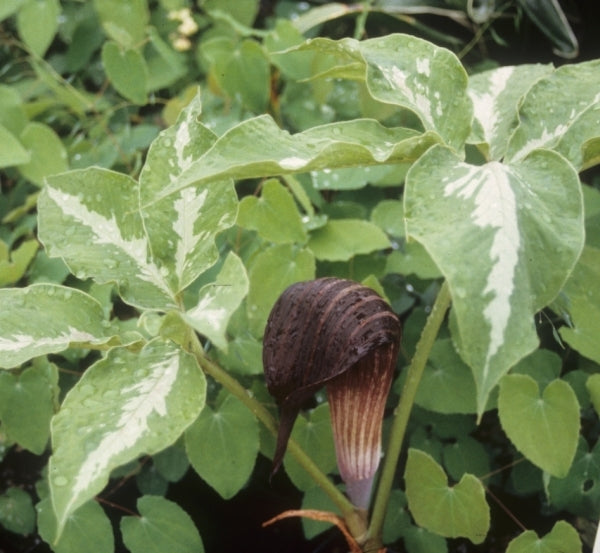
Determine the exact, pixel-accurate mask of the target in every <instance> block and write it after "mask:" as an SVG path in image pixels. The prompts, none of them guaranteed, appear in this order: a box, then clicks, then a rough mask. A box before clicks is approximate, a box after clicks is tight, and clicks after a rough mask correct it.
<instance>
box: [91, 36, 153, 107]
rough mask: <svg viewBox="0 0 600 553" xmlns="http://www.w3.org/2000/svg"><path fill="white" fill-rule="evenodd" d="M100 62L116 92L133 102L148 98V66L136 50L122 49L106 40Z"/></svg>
mask: <svg viewBox="0 0 600 553" xmlns="http://www.w3.org/2000/svg"><path fill="white" fill-rule="evenodd" d="M102 63H103V64H104V69H105V71H106V74H107V75H108V78H109V79H110V80H111V82H112V84H113V86H114V87H115V89H116V90H117V92H118V93H119V94H121V95H123V96H124V97H125V98H127V99H128V100H131V101H132V102H133V103H134V104H141V105H142V104H145V103H146V102H147V100H148V97H147V94H146V90H147V80H148V68H147V67H146V62H145V61H144V57H143V56H142V54H140V53H139V52H138V51H137V50H122V49H121V47H120V46H119V45H118V44H117V43H116V42H106V43H105V44H104V46H103V47H102Z"/></svg>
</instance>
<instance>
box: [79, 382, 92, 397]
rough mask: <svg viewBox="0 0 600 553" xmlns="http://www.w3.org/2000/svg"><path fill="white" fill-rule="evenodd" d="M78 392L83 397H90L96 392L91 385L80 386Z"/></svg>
mask: <svg viewBox="0 0 600 553" xmlns="http://www.w3.org/2000/svg"><path fill="white" fill-rule="evenodd" d="M79 391H80V392H81V393H82V394H83V395H84V396H91V395H92V394H93V393H94V392H95V391H96V388H94V386H92V385H91V384H82V385H81V386H80V387H79Z"/></svg>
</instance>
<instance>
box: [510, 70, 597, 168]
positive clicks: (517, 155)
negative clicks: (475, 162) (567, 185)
mask: <svg viewBox="0 0 600 553" xmlns="http://www.w3.org/2000/svg"><path fill="white" fill-rule="evenodd" d="M598 79H600V60H593V61H589V62H583V63H579V64H572V65H564V66H562V67H560V68H558V69H557V70H556V71H554V72H553V73H551V74H550V75H549V76H548V77H546V78H544V79H541V80H539V81H538V82H537V83H535V85H533V86H532V87H531V89H530V90H529V92H528V93H527V95H526V96H525V98H524V99H523V102H522V104H521V106H520V109H519V120H520V123H519V126H518V127H517V129H516V131H515V132H514V134H513V136H512V138H511V140H510V143H509V147H508V152H507V158H508V159H509V160H510V161H517V160H520V159H523V158H525V157H526V156H527V155H528V154H529V153H530V152H532V151H533V150H535V149H537V148H551V149H555V150H556V151H558V152H559V153H561V154H562V155H564V156H565V157H566V158H567V159H568V160H569V161H570V162H571V163H572V164H573V165H574V166H575V167H576V168H577V169H578V170H581V169H585V168H587V167H590V166H591V164H590V163H591V160H589V159H587V157H586V156H584V155H583V154H584V152H585V150H583V149H582V146H583V145H584V144H585V143H586V142H588V141H590V140H591V139H594V138H595V139H597V138H598V137H599V136H600V132H599V130H598V129H599V128H600V126H599V123H600V93H598V90H597V87H596V86H594V85H595V83H597V82H598ZM597 161H598V160H597V159H596V160H595V161H594V163H597Z"/></svg>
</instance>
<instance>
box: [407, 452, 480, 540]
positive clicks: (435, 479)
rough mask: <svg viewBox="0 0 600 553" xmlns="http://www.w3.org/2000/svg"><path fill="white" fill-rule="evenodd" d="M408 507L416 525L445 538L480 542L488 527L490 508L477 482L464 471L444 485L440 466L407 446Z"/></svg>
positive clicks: (442, 471) (446, 481) (425, 455)
mask: <svg viewBox="0 0 600 553" xmlns="http://www.w3.org/2000/svg"><path fill="white" fill-rule="evenodd" d="M404 478H405V480H406V498H407V499H408V507H409V509H410V512H411V513H412V515H413V517H414V519H415V521H416V522H417V524H419V526H422V527H423V528H425V529H427V530H429V531H431V532H434V533H436V534H440V535H441V536H445V537H448V538H457V537H465V538H468V539H469V540H471V541H472V542H473V543H475V544H479V543H482V542H483V540H484V539H485V536H486V534H487V532H488V530H489V526H490V510H489V507H488V504H487V503H486V501H485V490H484V488H483V485H482V484H481V482H480V481H479V480H478V479H477V478H475V477H474V476H473V475H471V474H465V475H464V476H463V477H462V478H461V479H460V482H458V484H456V485H455V486H452V487H448V480H447V478H446V474H445V473H444V470H443V469H442V467H440V466H439V465H438V464H437V463H436V462H435V461H434V459H433V458H432V457H431V456H429V455H428V454H427V453H423V452H422V451H419V450H418V449H412V448H411V449H409V451H408V461H407V464H406V472H405V474H404Z"/></svg>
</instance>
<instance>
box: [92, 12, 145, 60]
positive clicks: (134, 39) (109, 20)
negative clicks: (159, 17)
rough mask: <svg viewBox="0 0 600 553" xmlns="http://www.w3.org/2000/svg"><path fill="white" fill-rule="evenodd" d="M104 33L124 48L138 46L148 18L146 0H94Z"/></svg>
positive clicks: (142, 37) (142, 38) (143, 34)
mask: <svg viewBox="0 0 600 553" xmlns="http://www.w3.org/2000/svg"><path fill="white" fill-rule="evenodd" d="M94 8H95V9H96V11H97V12H98V16H99V17H100V21H101V22H102V27H103V28H104V31H105V32H106V34H107V35H108V36H109V37H110V38H112V39H113V40H116V41H117V42H118V43H119V44H120V45H121V46H123V47H124V48H135V47H136V46H139V45H140V44H141V43H142V41H143V40H144V38H145V36H146V25H147V24H148V21H149V19H150V14H149V12H148V6H147V3H146V0H130V1H128V2H122V1H121V0H94Z"/></svg>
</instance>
